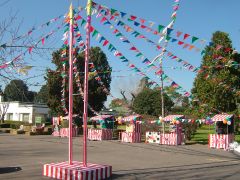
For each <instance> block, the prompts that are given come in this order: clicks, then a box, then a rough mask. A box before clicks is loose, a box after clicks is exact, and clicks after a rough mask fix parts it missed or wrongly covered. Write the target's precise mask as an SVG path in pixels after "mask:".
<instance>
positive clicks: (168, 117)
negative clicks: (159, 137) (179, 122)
mask: <svg viewBox="0 0 240 180" xmlns="http://www.w3.org/2000/svg"><path fill="white" fill-rule="evenodd" d="M176 118H181V119H182V118H184V115H168V116H166V117H165V118H164V121H172V120H174V119H176Z"/></svg>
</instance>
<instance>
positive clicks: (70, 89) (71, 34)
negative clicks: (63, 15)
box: [68, 4, 73, 165]
mask: <svg viewBox="0 0 240 180" xmlns="http://www.w3.org/2000/svg"><path fill="white" fill-rule="evenodd" d="M69 18H70V28H69V31H70V32H69V34H70V40H69V41H70V42H69V85H68V87H69V107H68V120H69V134H68V136H69V138H68V163H69V164H70V165H72V152H73V150H72V113H73V61H72V60H73V7H72V4H71V5H70V8H69Z"/></svg>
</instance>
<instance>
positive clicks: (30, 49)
mask: <svg viewBox="0 0 240 180" xmlns="http://www.w3.org/2000/svg"><path fill="white" fill-rule="evenodd" d="M32 50H33V46H32V47H29V48H28V52H29V54H31V53H32Z"/></svg>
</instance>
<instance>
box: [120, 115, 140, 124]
mask: <svg viewBox="0 0 240 180" xmlns="http://www.w3.org/2000/svg"><path fill="white" fill-rule="evenodd" d="M140 118H142V116H141V115H139V114H135V115H131V116H127V117H124V118H122V121H126V122H127V121H135V120H138V121H139V120H140Z"/></svg>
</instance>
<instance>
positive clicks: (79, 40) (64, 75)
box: [61, 11, 99, 115]
mask: <svg viewBox="0 0 240 180" xmlns="http://www.w3.org/2000/svg"><path fill="white" fill-rule="evenodd" d="M74 14H76V12H75V11H74ZM74 20H78V16H74ZM65 22H66V25H65V27H66V29H65V30H64V34H63V39H62V40H63V41H64V44H63V46H62V51H61V61H62V72H61V76H62V91H61V92H62V94H61V105H62V109H63V111H64V112H65V114H68V110H67V108H66V97H65V95H66V90H65V89H66V80H67V71H66V65H67V62H68V58H67V45H68V43H69V42H68V37H69V27H70V19H69V16H67V17H66V19H65ZM73 31H74V32H75V33H74V36H73V45H74V48H73V51H74V53H73V54H74V56H75V57H74V60H73V75H74V78H75V80H76V84H77V87H78V92H79V94H80V95H81V96H82V97H83V90H82V86H81V82H80V73H79V72H78V71H77V64H76V61H77V58H76V54H77V53H80V52H82V51H84V49H85V45H84V42H83V40H82V37H81V33H80V31H79V28H78V25H77V23H74V24H73ZM76 42H77V43H78V47H79V48H76V45H75V44H76ZM77 49H78V52H77ZM88 108H89V109H90V110H91V111H92V112H93V113H94V114H96V115H99V114H98V112H97V111H95V110H94V109H93V108H92V107H91V106H90V105H89V104H88Z"/></svg>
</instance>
